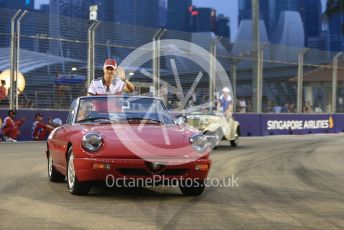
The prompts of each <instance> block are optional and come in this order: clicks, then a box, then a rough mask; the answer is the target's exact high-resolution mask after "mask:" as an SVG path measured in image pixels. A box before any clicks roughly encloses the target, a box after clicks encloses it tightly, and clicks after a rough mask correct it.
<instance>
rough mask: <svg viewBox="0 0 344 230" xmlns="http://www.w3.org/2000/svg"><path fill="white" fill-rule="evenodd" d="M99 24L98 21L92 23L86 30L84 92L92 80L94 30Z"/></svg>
mask: <svg viewBox="0 0 344 230" xmlns="http://www.w3.org/2000/svg"><path fill="white" fill-rule="evenodd" d="M99 24H100V21H93V22H92V24H91V25H90V27H89V28H88V49H87V67H88V71H87V82H86V84H87V85H86V90H87V88H88V87H89V85H90V84H91V81H92V80H93V79H94V63H95V62H94V43H95V30H96V28H97V27H98V25H99Z"/></svg>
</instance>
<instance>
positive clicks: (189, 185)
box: [179, 179, 205, 196]
mask: <svg viewBox="0 0 344 230" xmlns="http://www.w3.org/2000/svg"><path fill="white" fill-rule="evenodd" d="M204 187H205V185H204V181H203V180H187V179H186V180H182V181H180V183H179V188H180V191H181V192H182V193H183V194H184V195H185V196H199V195H201V194H202V193H203V191H204Z"/></svg>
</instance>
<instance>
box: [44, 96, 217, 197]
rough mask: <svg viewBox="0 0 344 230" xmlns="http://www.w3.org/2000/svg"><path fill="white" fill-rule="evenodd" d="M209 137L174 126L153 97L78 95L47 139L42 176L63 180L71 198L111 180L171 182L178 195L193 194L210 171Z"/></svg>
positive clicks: (203, 184) (202, 183) (199, 191)
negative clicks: (65, 117) (61, 122)
mask: <svg viewBox="0 0 344 230" xmlns="http://www.w3.org/2000/svg"><path fill="white" fill-rule="evenodd" d="M212 138H213V137H212V136H206V135H202V134H200V133H199V132H198V131H196V130H194V129H190V128H187V127H185V126H182V125H177V124H176V123H175V122H174V120H173V119H172V118H171V116H170V114H169V113H168V111H167V109H166V107H165V105H164V104H163V102H162V101H161V100H160V99H158V98H153V97H126V96H96V97H79V98H77V99H76V100H74V101H73V103H72V105H71V108H70V111H69V115H68V118H67V121H66V124H63V125H62V124H61V126H60V127H58V128H56V129H54V130H53V131H52V132H51V134H50V136H49V138H48V142H47V151H46V155H47V159H48V176H49V179H50V181H52V182H62V181H65V178H67V185H68V188H69V191H70V192H71V193H72V194H76V195H84V194H88V192H89V191H90V189H91V187H92V182H95V181H107V180H108V179H109V178H111V180H112V181H113V180H116V182H117V181H122V182H125V180H135V181H138V180H142V181H151V182H153V184H154V185H155V184H159V183H160V184H161V182H165V181H167V182H176V181H177V185H178V186H179V188H180V190H181V192H182V193H183V194H184V195H192V196H197V195H200V194H201V193H202V192H203V190H204V187H205V183H204V182H205V179H206V177H207V175H208V172H209V169H210V165H211V160H210V159H209V152H210V151H211V148H212V147H213V145H212V143H213V141H212ZM156 179H159V180H158V181H156ZM155 182H157V183H155Z"/></svg>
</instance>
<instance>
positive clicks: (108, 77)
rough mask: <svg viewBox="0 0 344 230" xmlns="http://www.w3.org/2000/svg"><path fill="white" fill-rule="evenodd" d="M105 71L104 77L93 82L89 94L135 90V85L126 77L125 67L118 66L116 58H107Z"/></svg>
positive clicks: (107, 93) (114, 93) (116, 93)
mask: <svg viewBox="0 0 344 230" xmlns="http://www.w3.org/2000/svg"><path fill="white" fill-rule="evenodd" d="M103 71H104V75H103V78H100V79H94V80H93V81H92V82H91V84H90V86H89V88H88V91H87V95H88V96H95V95H109V94H111V95H122V93H123V91H125V92H130V93H132V92H134V88H135V87H134V85H133V84H132V83H131V82H130V81H129V80H128V79H126V77H125V73H124V70H123V68H121V67H117V63H116V61H115V60H114V59H106V60H105V62H104V67H103Z"/></svg>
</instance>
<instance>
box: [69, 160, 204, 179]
mask: <svg viewBox="0 0 344 230" xmlns="http://www.w3.org/2000/svg"><path fill="white" fill-rule="evenodd" d="M151 162H154V163H157V164H158V167H157V168H154V166H153V165H152V163H151ZM159 165H160V166H159ZM210 165H211V160H210V159H197V160H192V161H190V160H189V161H186V160H173V161H166V160H164V159H163V160H154V161H145V160H142V159H104V158H75V159H74V168H75V172H76V177H77V179H78V180H79V181H97V180H106V178H107V177H108V176H111V177H113V178H116V179H121V178H128V179H129V178H133V179H138V178H143V179H146V178H147V179H148V178H158V177H160V178H163V179H166V180H169V179H186V178H192V179H199V180H204V179H206V177H207V176H208V172H209V169H210Z"/></svg>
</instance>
